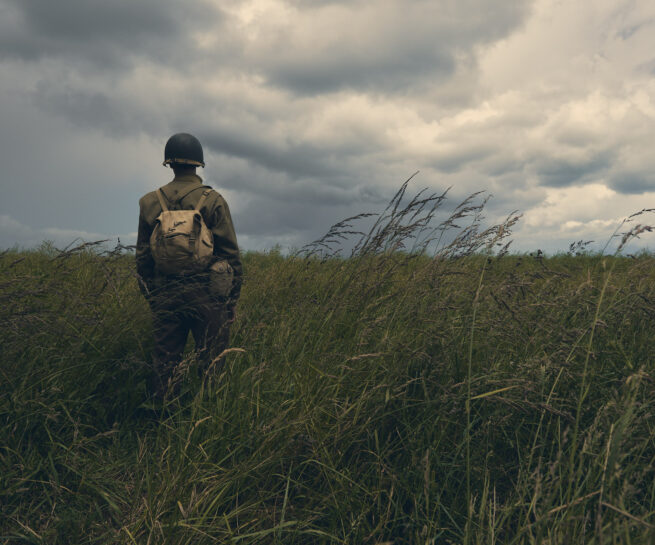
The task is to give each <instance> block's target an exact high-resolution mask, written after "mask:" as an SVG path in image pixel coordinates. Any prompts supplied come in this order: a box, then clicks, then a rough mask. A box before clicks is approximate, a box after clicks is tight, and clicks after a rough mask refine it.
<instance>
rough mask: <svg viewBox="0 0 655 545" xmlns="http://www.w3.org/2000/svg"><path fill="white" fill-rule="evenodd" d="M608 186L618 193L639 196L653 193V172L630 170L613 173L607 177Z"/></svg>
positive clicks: (654, 181) (654, 182) (654, 178)
mask: <svg viewBox="0 0 655 545" xmlns="http://www.w3.org/2000/svg"><path fill="white" fill-rule="evenodd" d="M608 181H609V186H610V187H611V188H612V189H614V190H615V191H617V192H619V193H624V194H628V195H639V194H641V193H644V192H649V191H655V172H652V171H648V172H638V171H635V170H631V169H626V170H621V171H619V172H614V173H612V175H611V176H610V177H609V180H608Z"/></svg>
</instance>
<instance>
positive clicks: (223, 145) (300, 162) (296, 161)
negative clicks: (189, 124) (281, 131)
mask: <svg viewBox="0 0 655 545" xmlns="http://www.w3.org/2000/svg"><path fill="white" fill-rule="evenodd" d="M199 135H200V137H201V138H202V141H203V142H204V143H205V145H206V146H207V147H208V148H209V149H212V150H214V151H216V152H217V153H222V154H228V155H234V156H236V157H240V158H242V159H248V160H250V161H253V162H254V163H256V164H258V165H261V166H263V167H265V168H267V169H270V170H273V171H277V172H285V173H287V174H288V175H289V176H291V177H292V178H301V177H329V178H332V177H335V176H340V175H343V174H345V171H344V165H343V163H337V162H336V161H330V160H329V157H328V156H327V154H326V150H325V149H323V148H321V147H318V146H314V145H312V144H311V143H309V142H295V143H294V142H285V143H276V142H275V141H274V140H272V139H262V138H261V137H259V135H256V134H247V133H238V132H235V131H233V130H225V131H216V130H214V131H212V132H204V133H203V132H200V133H199Z"/></svg>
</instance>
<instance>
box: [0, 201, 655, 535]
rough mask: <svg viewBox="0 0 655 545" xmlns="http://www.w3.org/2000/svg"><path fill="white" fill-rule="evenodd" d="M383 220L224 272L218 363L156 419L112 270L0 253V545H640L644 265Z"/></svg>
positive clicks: (128, 292)
mask: <svg viewBox="0 0 655 545" xmlns="http://www.w3.org/2000/svg"><path fill="white" fill-rule="evenodd" d="M397 197H398V198H397V199H396V200H395V201H392V204H391V205H390V208H389V209H387V211H386V212H385V213H384V214H382V215H381V216H380V217H379V218H378V223H377V224H375V225H374V226H373V227H372V229H371V230H370V231H367V234H366V235H363V236H362V238H360V239H359V244H355V245H354V247H353V251H352V252H351V253H350V254H349V255H348V256H347V257H339V256H338V255H336V254H335V253H334V249H335V244H336V243H337V242H339V241H340V240H341V239H342V238H343V237H352V236H355V238H357V236H358V235H356V234H355V235H353V233H350V234H349V233H348V232H349V231H353V230H355V228H354V227H352V226H353V225H354V224H356V221H357V220H351V221H346V222H342V223H341V224H337V225H336V226H335V228H333V229H332V230H331V231H330V233H329V236H327V237H326V238H324V239H322V240H321V241H318V242H317V243H315V244H314V245H311V246H309V247H307V248H305V249H304V251H302V252H297V253H296V254H293V255H282V254H280V253H279V252H275V251H272V252H269V253H247V254H245V256H244V268H245V283H244V288H243V294H242V299H241V302H240V305H239V315H238V319H237V321H236V323H235V325H234V327H233V335H232V347H233V348H235V349H239V350H234V351H233V352H231V353H229V354H227V356H226V357H225V363H224V365H223V366H222V367H215V368H214V369H213V372H212V373H210V374H209V375H207V376H205V377H204V378H202V379H199V378H198V377H197V376H196V374H195V373H191V372H188V371H189V370H190V369H192V368H193V365H194V360H193V352H192V350H191V348H192V347H191V345H190V346H189V347H188V348H189V352H188V357H187V358H186V359H185V361H184V362H183V364H182V365H181V366H180V369H179V370H178V371H179V373H178V378H179V380H180V381H181V383H182V388H181V394H180V396H179V397H178V398H175V399H173V400H172V401H171V405H170V407H169V409H170V410H169V412H168V413H165V414H163V415H162V416H161V417H159V418H152V416H149V415H148V413H147V412H144V411H143V410H142V409H140V408H139V407H140V406H141V405H142V404H143V402H144V401H146V390H145V377H146V375H147V371H148V365H149V361H150V356H149V354H150V350H151V339H150V337H151V324H150V316H149V310H148V307H147V304H146V303H145V301H144V300H143V299H142V297H141V295H140V293H139V290H138V287H137V282H136V279H135V269H134V260H133V256H132V255H131V254H130V252H128V251H124V250H121V249H117V250H116V251H114V252H101V251H99V250H97V249H94V248H95V247H94V246H93V245H91V246H83V247H81V248H78V249H72V250H67V251H63V252H62V251H57V250H55V249H53V248H52V247H50V246H47V245H44V246H43V247H42V248H41V249H40V250H37V251H31V252H23V251H7V252H5V253H3V254H2V255H1V257H0V271H1V274H2V276H1V282H0V299H1V303H2V304H1V305H0V309H1V310H0V320H1V321H0V323H2V328H1V329H0V345H1V362H0V505H1V507H0V509H1V514H0V516H1V518H0V543H45V544H78V543H79V544H81V543H121V544H123V543H124V544H134V543H138V544H146V543H150V544H161V543H167V544H205V543H284V544H287V543H289V544H293V543H298V544H301V543H302V544H305V543H326V544H327V543H349V544H350V543H353V544H359V543H365V544H378V545H379V544H383V543H385V544H392V543H393V544H404V543H417V544H418V543H420V544H441V543H444V544H445V543H453V544H459V543H468V544H473V543H476V544H494V543H497V544H501V543H502V544H510V543H511V544H553V545H554V544H565V543H568V544H579V543H594V544H610V543H616V544H619V543H621V544H627V543H635V544H641V543H654V542H655V420H654V419H653V417H654V412H655V382H654V379H655V356H654V354H655V335H654V334H653V331H654V321H655V258H654V257H653V256H651V255H649V254H646V253H643V254H639V255H636V256H632V257H624V256H621V255H610V256H603V255H586V254H584V253H583V254H582V255H577V256H576V255H572V254H571V255H569V254H562V255H558V256H554V257H547V258H546V257H542V256H541V255H511V254H508V253H506V251H505V249H504V243H505V240H507V239H506V237H507V236H508V235H509V233H510V231H511V227H512V225H513V224H514V222H515V221H516V218H515V216H510V217H508V219H507V221H506V222H505V223H504V224H501V225H497V226H493V227H492V228H489V229H481V228H480V227H479V225H480V224H479V221H478V220H479V214H480V211H481V210H482V206H483V204H484V203H483V202H479V201H475V200H471V201H469V202H467V203H465V204H463V206H462V207H461V208H459V209H457V210H456V211H455V213H454V215H453V216H450V217H449V218H448V219H447V220H445V221H443V222H441V223H438V224H437V227H436V228H432V227H430V226H431V225H432V223H431V222H433V220H434V218H435V217H436V216H435V213H436V212H437V211H438V207H439V206H440V203H441V201H439V199H440V198H441V197H440V196H429V197H423V196H419V197H417V198H415V199H414V200H409V201H408V200H407V199H405V197H404V195H403V194H400V195H399V196H397ZM403 199H404V200H403ZM394 202H395V204H394ZM476 202H477V203H478V204H475V203H476ZM412 203H414V204H412ZM458 210H459V211H458ZM431 214H432V215H431ZM457 214H460V215H459V216H457ZM464 224H465V225H464ZM461 225H463V226H461ZM640 229H641V230H642V231H643V228H640V227H639V226H636V227H633V228H632V230H631V231H629V232H628V234H627V235H626V242H627V241H628V239H629V238H630V237H632V236H635V235H638V234H639V233H640V232H641V231H640ZM408 241H414V242H413V244H414V245H413V246H412V247H409V244H408ZM416 241H418V242H416ZM403 246H404V250H403ZM410 250H411V251H410Z"/></svg>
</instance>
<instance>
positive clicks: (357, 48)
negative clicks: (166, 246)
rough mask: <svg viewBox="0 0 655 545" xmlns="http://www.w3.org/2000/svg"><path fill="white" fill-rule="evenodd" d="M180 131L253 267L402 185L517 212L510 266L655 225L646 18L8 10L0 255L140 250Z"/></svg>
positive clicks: (1, 71)
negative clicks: (254, 254)
mask: <svg viewBox="0 0 655 545" xmlns="http://www.w3.org/2000/svg"><path fill="white" fill-rule="evenodd" d="M176 132H190V133H192V134H194V135H195V136H197V137H198V138H199V139H200V141H201V142H202V144H203V147H204V150H205V162H206V165H207V166H206V168H205V169H204V170H201V171H200V174H201V176H202V177H203V179H204V180H205V182H206V183H207V184H209V185H211V186H212V187H214V188H216V189H217V190H218V191H219V192H220V193H221V194H222V195H223V196H224V197H225V199H226V200H227V202H228V203H229V206H230V210H231V213H232V217H233V220H234V224H235V228H236V231H237V236H238V240H239V244H240V246H241V247H242V248H243V249H245V250H265V249H268V248H272V247H274V246H276V245H279V246H281V247H282V248H298V247H301V246H302V245H303V244H305V243H308V242H310V241H312V240H314V239H316V238H318V237H320V236H321V235H322V234H323V233H325V232H326V231H327V230H328V229H329V227H330V226H331V225H332V224H334V223H336V222H337V221H339V220H341V219H343V218H345V217H348V216H351V215H354V214H357V213H362V212H379V211H381V210H382V209H383V208H384V206H385V205H386V203H387V202H388V201H389V200H390V198H391V197H392V196H393V194H394V193H395V191H396V190H397V189H398V188H399V186H400V185H401V184H402V182H403V181H404V180H406V179H407V178H409V177H410V176H411V175H412V174H413V173H414V172H416V171H418V172H419V173H418V175H416V176H415V177H414V178H413V179H412V181H411V182H410V187H409V192H410V193H412V192H417V191H419V190H420V189H422V188H424V187H426V188H429V189H430V190H432V191H435V192H439V193H441V192H442V191H443V190H445V189H447V188H450V190H449V193H448V195H449V200H448V202H449V203H452V205H453V206H454V205H455V204H457V203H458V202H460V201H461V200H463V199H464V198H465V197H467V196H468V195H469V194H471V193H473V192H476V191H486V192H488V193H489V194H491V196H492V197H491V198H490V200H489V202H488V204H487V207H486V214H485V216H486V220H485V221H487V222H488V223H495V222H497V221H500V220H502V219H503V218H505V217H506V216H507V215H508V214H509V213H510V212H512V211H514V210H517V211H519V212H520V213H521V214H522V218H521V220H520V222H519V223H518V224H517V225H516V226H515V228H514V231H513V236H512V238H513V243H512V249H513V250H514V251H520V252H528V251H533V250H536V249H542V250H543V251H545V252H547V253H548V252H557V251H566V249H568V247H569V245H570V244H571V243H572V242H575V241H577V240H585V241H586V240H593V241H594V243H592V244H591V246H590V247H589V248H590V249H594V248H598V249H599V248H601V247H602V246H604V245H605V243H606V242H607V241H608V239H609V238H610V237H611V235H612V233H613V232H614V230H615V229H616V228H617V226H619V225H620V223H621V221H622V220H623V219H624V218H626V217H627V216H629V215H630V214H632V213H634V212H637V211H639V210H641V209H644V208H655V153H654V152H653V147H654V146H653V141H654V136H655V2H652V1H651V0H594V1H589V0H504V1H503V2H490V1H489V0H375V1H365V0H243V1H238V0H187V1H185V2H180V1H178V0H138V1H135V0H111V1H110V0H57V1H56V2H53V1H52V0H0V191H1V198H0V248H7V247H15V246H18V247H23V248H27V247H33V246H35V245H38V244H39V243H40V242H41V241H43V240H50V241H53V242H54V243H55V244H56V245H59V246H60V247H63V246H66V245H67V244H70V243H71V242H73V241H75V240H77V239H82V240H86V241H92V240H99V239H111V240H115V239H117V238H120V240H121V242H122V243H124V244H131V243H134V241H135V239H136V227H137V223H138V212H139V208H138V200H139V198H140V197H141V196H142V195H143V194H145V193H147V192H149V191H152V190H154V189H155V188H157V187H159V186H161V185H164V184H165V183H167V182H168V181H170V179H171V178H172V176H171V171H170V170H168V169H166V168H165V167H163V166H162V164H161V163H162V161H163V149H164V145H165V143H166V140H167V139H168V138H169V137H170V136H171V135H172V134H174V133H176ZM635 221H636V220H635ZM638 221H640V222H642V223H648V222H650V223H653V222H655V219H654V218H652V214H644V215H642V216H639V218H638ZM649 236H651V235H648V234H646V235H645V236H643V237H642V238H641V239H640V240H638V241H636V242H635V243H634V244H633V246H632V247H633V248H635V249H636V248H639V247H644V248H649V249H653V245H654V244H655V238H649Z"/></svg>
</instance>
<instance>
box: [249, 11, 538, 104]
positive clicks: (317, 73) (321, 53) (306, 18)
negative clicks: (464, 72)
mask: <svg viewBox="0 0 655 545" xmlns="http://www.w3.org/2000/svg"><path fill="white" fill-rule="evenodd" d="M530 5H531V2H530V1H528V0H525V1H521V0H516V1H513V2H502V3H495V4H493V8H490V4H489V3H488V2H484V1H479V0H467V1H463V2H459V3H453V2H449V1H447V0H442V1H435V0H411V1H410V0H403V1H402V2H385V3H380V4H375V5H373V4H368V3H365V4H360V3H357V2H355V3H353V4H349V5H348V7H343V6H340V7H339V9H329V10H328V9H324V6H323V5H322V4H321V5H320V6H319V8H321V9H313V8H316V6H315V4H314V3H312V6H311V8H307V3H305V2H303V3H301V4H300V6H301V7H302V8H306V9H301V10H300V11H299V14H298V20H297V21H294V25H293V28H289V29H284V28H271V29H268V31H269V32H268V34H266V32H264V33H263V37H262V39H261V42H260V43H259V44H258V45H257V46H255V47H253V48H250V49H247V50H246V53H245V59H246V61H247V62H248V63H249V64H250V65H251V66H252V67H253V68H254V69H255V70H258V71H260V72H261V73H262V74H264V75H265V77H267V78H268V80H269V81H270V82H272V83H274V84H275V85H279V86H282V87H285V88H288V89H290V90H292V91H293V92H295V93H299V94H323V93H330V92H333V91H335V90H340V89H362V90H372V91H375V92H383V93H389V92H391V93H397V92H401V93H403V92H406V91H407V90H409V89H412V88H415V87H417V86H419V87H420V86H421V85H422V83H423V82H425V81H428V80H429V81H431V82H432V83H433V84H437V85H438V84H439V81H440V80H441V81H445V80H446V79H447V78H448V77H450V76H452V75H453V74H454V73H455V68H456V66H457V63H458V62H459V60H460V58H467V57H470V56H471V55H473V54H474V50H475V48H476V47H477V46H480V45H482V44H485V43H489V42H491V41H494V40H496V39H498V38H499V37H501V36H504V35H506V34H507V33H508V32H509V31H511V30H512V29H515V28H516V27H517V26H518V25H520V24H521V22H522V21H523V20H524V18H525V16H526V15H527V12H528V9H529V7H530ZM373 20H374V21H375V24H371V22H372V21H373ZM298 29H300V30H298Z"/></svg>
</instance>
